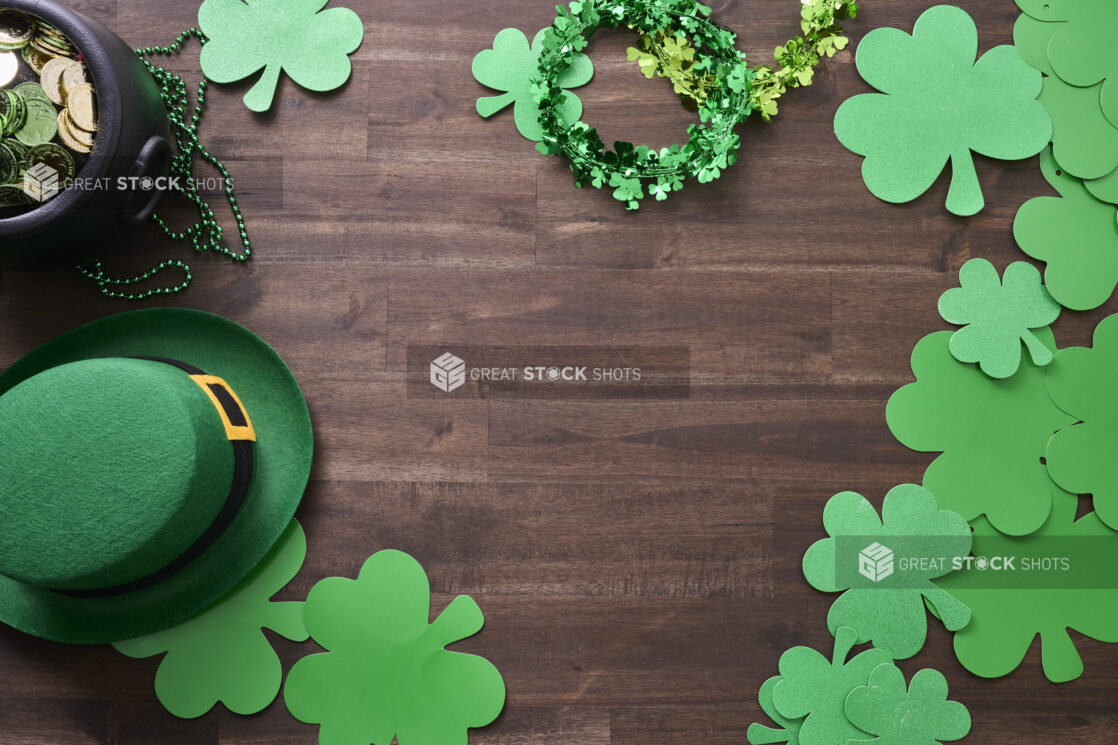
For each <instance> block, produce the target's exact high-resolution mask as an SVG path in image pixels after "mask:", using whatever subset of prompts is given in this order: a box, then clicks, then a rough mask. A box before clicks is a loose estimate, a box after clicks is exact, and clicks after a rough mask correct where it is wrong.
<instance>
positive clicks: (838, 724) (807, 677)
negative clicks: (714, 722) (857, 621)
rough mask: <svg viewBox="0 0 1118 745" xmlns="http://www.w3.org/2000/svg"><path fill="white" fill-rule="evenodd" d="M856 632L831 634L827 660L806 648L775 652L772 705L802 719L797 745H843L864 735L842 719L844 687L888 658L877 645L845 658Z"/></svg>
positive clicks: (859, 682)
mask: <svg viewBox="0 0 1118 745" xmlns="http://www.w3.org/2000/svg"><path fill="white" fill-rule="evenodd" d="M857 639H858V632H856V631H854V630H853V629H847V628H842V629H839V630H838V632H837V633H836V634H835V650H834V656H833V657H832V659H830V660H828V659H827V658H826V657H824V656H823V655H821V654H819V653H818V652H816V651H815V650H814V649H811V648H810V647H793V648H792V649H789V650H788V651H787V652H785V653H784V654H783V655H781V656H780V681H779V682H778V683H777V684H776V685H775V686H773V691H772V698H773V705H774V706H775V707H776V710H777V712H779V713H780V714H781V716H783V717H785V718H788V719H803V720H804V721H803V724H802V725H801V726H800V731H799V745H846V741H847V740H849V739H851V738H854V739H857V738H860V737H863V736H864V735H865V733H864V732H862V730H860V729H858V728H857V727H855V726H854V725H853V724H851V723H850V721H849V720H847V718H846V714H845V712H844V705H845V703H846V697H847V695H848V694H849V693H850V691H852V690H854V689H855V688H857V687H858V686H860V685H865V683H866V681H867V680H869V677H870V673H871V672H873V670H874V669H875V668H876V667H877V666H878V665H885V664H889V663H891V662H892V660H891V659H890V658H889V654H888V653H887V652H885V651H883V650H880V649H868V650H866V651H865V652H862V653H861V654H859V655H858V656H856V657H854V658H853V659H852V660H850V661H849V662H847V661H846V658H847V656H848V655H849V654H850V650H851V648H852V647H853V646H854V643H855V642H856V641H857Z"/></svg>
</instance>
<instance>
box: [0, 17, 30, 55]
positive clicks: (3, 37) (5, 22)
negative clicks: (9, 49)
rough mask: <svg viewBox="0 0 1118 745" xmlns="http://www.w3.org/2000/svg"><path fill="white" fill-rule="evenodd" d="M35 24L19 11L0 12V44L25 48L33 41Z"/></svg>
mask: <svg viewBox="0 0 1118 745" xmlns="http://www.w3.org/2000/svg"><path fill="white" fill-rule="evenodd" d="M34 33H35V24H34V23H33V22H32V21H31V19H30V18H29V17H27V16H26V15H24V14H23V13H20V12H19V11H17V10H0V44H7V45H11V46H23V45H24V44H26V43H27V42H29V41H31V35H32V34H34Z"/></svg>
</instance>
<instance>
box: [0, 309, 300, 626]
mask: <svg viewBox="0 0 1118 745" xmlns="http://www.w3.org/2000/svg"><path fill="white" fill-rule="evenodd" d="M313 439H314V438H313V434H312V431H311V420H310V415H309V414H308V412H307V405H306V402H305V401H304V399H303V394H302V393H301V392H300V390H299V386H298V384H297V383H296V382H295V378H294V377H292V375H291V372H290V371H289V370H288V369H287V366H286V365H285V364H284V362H283V360H281V359H280V357H279V355H277V354H276V353H275V351H273V350H272V349H271V347H269V346H268V345H267V344H265V343H264V342H263V341H262V340H261V339H259V338H258V337H257V336H255V335H254V334H252V333H251V332H249V331H248V330H246V329H244V328H242V327H240V326H238V325H237V324H235V323H233V322H232V321H228V320H225V319H223V318H220V317H218V316H214V315H210V314H208V313H201V312H198V311H192V310H179V309H153V310H142V311H135V312H131V313H124V314H121V315H117V316H112V317H109V318H105V319H102V320H100V321H95V322H94V323H90V324H88V325H86V326H82V327H81V328H79V329H76V330H74V331H72V332H70V333H68V334H66V335H64V336H62V337H59V338H58V339H55V340H54V341H51V342H49V343H47V344H46V345H44V346H43V347H40V348H39V349H37V350H35V351H34V352H32V353H31V354H29V355H27V356H26V357H24V358H23V359H22V360H20V361H19V362H17V363H16V364H15V365H13V366H12V367H11V368H10V369H8V370H7V372H5V373H4V374H3V375H0V621H3V622H4V623H7V624H10V625H11V626H14V627H15V628H17V629H20V630H22V631H25V632H27V633H29V634H33V635H35V636H40V637H44V638H47V639H54V640H56V641H63V642H72V643H99V642H108V641H117V640H122V639H130V638H133V637H137V636H141V635H143V634H147V633H151V632H153V631H157V630H160V629H164V628H168V627H171V626H174V625H176V624H178V623H180V622H182V621H184V620H186V619H188V618H190V617H191V616H193V615H195V614H196V613H198V612H200V611H202V610H203V609H205V608H206V607H207V606H208V605H210V604H211V603H213V602H214V601H216V600H218V599H219V598H220V597H221V596H222V595H224V594H225V593H226V592H228V591H229V590H231V589H232V588H233V587H234V586H235V585H236V584H237V583H238V582H240V581H241V579H242V578H244V576H245V575H246V574H248V572H249V571H251V570H252V569H253V568H254V567H255V566H256V565H257V563H258V562H259V561H260V560H261V559H262V558H263V557H264V555H265V554H266V553H267V552H268V550H269V549H270V548H271V547H272V545H273V544H274V543H275V542H276V540H277V539H278V538H279V537H280V535H281V534H282V533H283V531H284V529H285V528H286V527H287V525H288V523H289V522H290V520H291V517H292V515H293V513H294V512H295V508H296V506H297V505H298V504H299V500H300V499H301V498H302V495H303V490H304V488H305V487H306V484H307V479H308V476H309V474H310V468H311V453H312V450H313Z"/></svg>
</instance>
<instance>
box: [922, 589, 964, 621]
mask: <svg viewBox="0 0 1118 745" xmlns="http://www.w3.org/2000/svg"><path fill="white" fill-rule="evenodd" d="M924 597H925V598H927V600H928V602H929V603H931V605H932V607H933V608H935V609H936V613H937V614H939V620H940V621H942V622H943V625H944V628H946V629H947V630H948V631H958V630H959V629H961V628H963V627H964V626H966V625H967V624H968V623H970V608H968V607H967V605H966V604H965V603H963V601H961V600H959V599H958V598H957V597H955V596H954V595H952V594H951V593H949V592H947V591H946V590H943V589H941V588H939V587H936V586H935V585H933V586H932V589H930V590H926V591H925V592H924Z"/></svg>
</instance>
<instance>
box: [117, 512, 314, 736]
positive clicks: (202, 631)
mask: <svg viewBox="0 0 1118 745" xmlns="http://www.w3.org/2000/svg"><path fill="white" fill-rule="evenodd" d="M306 553H307V539H306V536H305V535H304V534H303V529H302V527H300V525H299V523H297V522H296V521H294V520H292V521H291V525H289V526H288V528H287V530H286V531H285V532H284V534H283V535H282V536H281V537H280V539H279V541H277V542H276V545H275V546H274V547H273V548H272V550H271V551H270V552H269V553H268V555H267V556H265V557H264V559H263V560H262V561H261V562H260V564H259V565H258V566H257V567H256V568H255V569H254V570H253V571H252V572H251V573H250V574H249V575H248V576H247V577H245V579H244V580H243V581H242V582H241V583H240V584H239V585H238V586H237V587H236V588H234V589H233V590H232V591H231V592H230V593H229V594H228V595H226V596H225V597H224V598H222V599H221V600H219V601H218V602H217V603H215V604H214V605H212V606H210V607H209V608H208V609H206V610H205V611H203V612H202V613H200V614H199V615H197V616H195V617H194V618H192V619H190V620H189V621H187V622H186V623H182V624H179V625H178V626H175V627H173V628H170V629H167V630H166V631H159V632H157V633H154V634H149V635H147V636H143V637H140V638H138V639H132V640H129V641H122V642H116V643H114V644H113V646H114V647H115V648H116V649H117V650H118V651H120V652H122V653H124V654H126V655H128V656H129V657H152V656H154V655H157V654H162V653H163V652H166V653H167V656H166V657H164V658H163V660H162V661H161V662H160V663H159V670H158V671H157V672H156V674H155V693H156V695H157V696H158V697H159V701H160V702H161V703H162V704H163V706H165V707H166V708H167V711H169V712H171V713H172V714H174V715H175V716H177V717H182V718H185V719H190V718H193V717H200V716H202V715H203V714H205V713H206V712H207V711H209V710H210V709H212V708H213V706H214V704H216V703H218V702H221V703H223V704H225V706H226V707H227V708H228V709H229V710H230V711H232V712H234V713H237V714H254V713H256V712H258V711H262V710H263V709H265V708H266V707H267V706H268V705H269V704H270V703H272V701H274V700H275V698H276V694H277V693H279V689H280V681H281V680H282V678H283V672H282V670H281V668H280V661H279V657H277V656H276V653H275V651H274V650H273V649H272V645H271V644H270V643H269V642H268V639H267V638H266V637H265V636H264V634H263V633H262V632H261V628H266V629H271V630H272V631H275V632H276V633H277V634H280V635H281V636H284V637H287V638H288V639H291V640H292V641H305V640H306V638H307V629H306V626H304V624H303V604H302V603H295V602H288V603H272V602H269V598H271V597H272V595H274V594H275V593H276V592H277V591H279V590H280V588H282V587H283V586H284V585H286V584H287V583H288V582H290V581H291V578H292V577H294V576H295V574H296V573H297V572H298V571H299V567H301V566H302V565H303V557H304V556H305V555H306Z"/></svg>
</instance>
